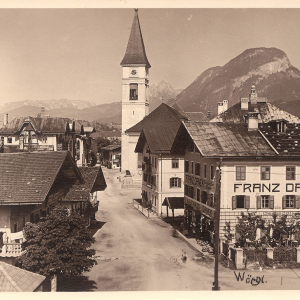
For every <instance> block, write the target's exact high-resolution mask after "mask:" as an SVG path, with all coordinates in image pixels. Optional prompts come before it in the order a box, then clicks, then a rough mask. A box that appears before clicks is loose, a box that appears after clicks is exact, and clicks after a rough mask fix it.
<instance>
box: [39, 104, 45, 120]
mask: <svg viewBox="0 0 300 300" xmlns="http://www.w3.org/2000/svg"><path fill="white" fill-rule="evenodd" d="M40 116H41V118H44V117H45V106H42V107H41V115H40Z"/></svg>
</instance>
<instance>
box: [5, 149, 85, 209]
mask: <svg viewBox="0 0 300 300" xmlns="http://www.w3.org/2000/svg"><path fill="white" fill-rule="evenodd" d="M0 166H1V168H0V205H1V204H4V205H5V204H41V203H43V201H44V200H45V199H46V197H47V195H48V193H49V191H50V189H51V187H52V185H53V184H54V182H55V180H56V179H57V176H58V174H60V176H63V177H64V176H71V175H70V172H69V171H68V170H62V167H63V166H66V167H68V169H69V168H71V169H72V170H73V171H72V172H73V173H72V174H73V175H72V176H75V177H76V178H78V179H79V180H80V181H81V182H83V179H82V177H81V174H80V172H79V171H78V168H77V166H76V164H75V162H74V160H73V158H72V157H71V155H70V153H69V152H68V151H43V152H18V153H2V154H0ZM61 170H62V171H61Z"/></svg>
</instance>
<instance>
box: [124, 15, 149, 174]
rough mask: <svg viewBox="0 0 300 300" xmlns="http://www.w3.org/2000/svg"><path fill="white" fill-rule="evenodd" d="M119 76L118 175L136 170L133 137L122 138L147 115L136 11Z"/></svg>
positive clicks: (146, 83) (146, 70)
mask: <svg viewBox="0 0 300 300" xmlns="http://www.w3.org/2000/svg"><path fill="white" fill-rule="evenodd" d="M121 66H122V68H123V76H122V157H121V159H122V163H121V165H122V172H125V171H126V170H130V171H131V172H132V173H135V172H136V171H137V170H138V156H137V153H135V152H134V149H135V146H136V143H137V139H138V136H139V134H138V135H137V137H131V136H128V135H127V134H126V130H127V129H129V128H131V127H132V126H134V125H135V124H137V123H138V122H139V121H141V120H142V119H143V118H144V117H145V116H146V115H148V114H149V102H148V89H149V80H148V75H149V68H150V67H151V66H150V64H149V61H148V59H147V55H146V51H145V46H144V42H143V37H142V32H141V28H140V22H139V17H138V10H137V9H135V15H134V18H133V23H132V27H131V32H130V36H129V40H128V44H127V48H126V52H125V55H124V58H123V60H122V62H121Z"/></svg>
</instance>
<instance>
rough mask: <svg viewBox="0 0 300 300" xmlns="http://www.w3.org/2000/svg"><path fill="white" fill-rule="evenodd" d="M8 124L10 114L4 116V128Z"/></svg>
mask: <svg viewBox="0 0 300 300" xmlns="http://www.w3.org/2000/svg"><path fill="white" fill-rule="evenodd" d="M7 124H8V114H4V120H3V126H5V125H7Z"/></svg>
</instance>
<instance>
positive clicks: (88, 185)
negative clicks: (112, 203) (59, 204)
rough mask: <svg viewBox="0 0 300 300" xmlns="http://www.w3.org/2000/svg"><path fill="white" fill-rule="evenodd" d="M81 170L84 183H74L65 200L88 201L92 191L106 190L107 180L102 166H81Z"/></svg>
mask: <svg viewBox="0 0 300 300" xmlns="http://www.w3.org/2000/svg"><path fill="white" fill-rule="evenodd" d="M79 171H80V173H81V175H82V177H83V180H84V183H83V184H80V185H73V186H72V187H71V188H70V190H69V191H68V193H67V194H66V196H65V197H64V198H63V201H71V202H74V201H75V202H76V201H88V200H89V195H90V193H93V192H95V191H103V190H105V188H106V182H105V178H104V175H103V172H102V169H101V167H89V168H87V167H79Z"/></svg>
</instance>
